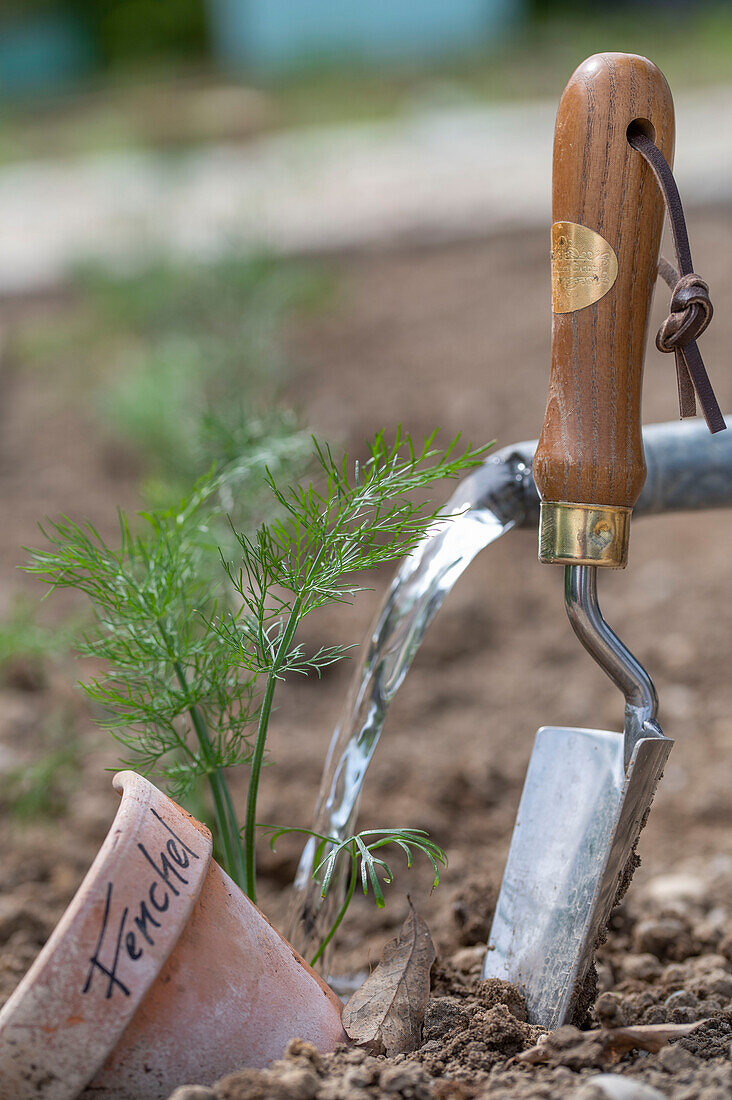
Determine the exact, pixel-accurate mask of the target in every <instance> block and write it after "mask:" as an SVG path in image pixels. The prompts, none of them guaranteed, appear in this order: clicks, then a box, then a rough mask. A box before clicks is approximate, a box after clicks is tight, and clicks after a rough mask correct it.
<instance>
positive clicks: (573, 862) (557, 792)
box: [483, 726, 673, 1029]
mask: <svg viewBox="0 0 732 1100" xmlns="http://www.w3.org/2000/svg"><path fill="white" fill-rule="evenodd" d="M672 745H673V741H672V740H671V739H670V738H667V737H663V736H658V737H648V738H642V739H641V740H639V741H638V742H637V743H636V746H635V749H634V751H633V755H632V757H631V760H630V764H629V766H628V769H627V773H626V769H625V767H624V759H623V754H624V750H623V738H622V736H620V735H619V734H617V733H611V732H609V731H605V730H589V729H570V728H557V727H552V726H543V727H542V728H541V729H540V730H539V731H538V732H537V734H536V740H535V743H534V750H533V753H532V755H531V761H530V764H529V770H528V773H527V775H526V781H525V784H524V790H523V794H522V797H521V802H520V804H519V809H518V816H517V819H516V826H515V829H514V833H513V838H512V840H511V849H510V851H509V855H508V861H507V863H506V870H505V872H504V877H503V886H502V888H501V893H500V896H499V899H498V905H497V907H496V912H495V916H494V918H493V927H492V929H491V936H490V941H489V949H488V953H487V955H486V961H485V966H484V970H483V977H484V978H504V979H505V980H506V981H510V982H512V983H513V984H514V985H516V986H518V988H519V989H520V990H521V991H522V993H523V994H524V996H525V997H526V1002H527V1010H528V1016H529V1020H531V1021H532V1023H540V1024H542V1025H543V1026H544V1027H547V1028H550V1029H551V1028H555V1027H559V1026H560V1025H561V1024H563V1023H566V1022H568V1021H569V1020H571V1019H572V1017H573V1009H574V1002H575V1000H576V999H577V997H578V995H581V991H582V981H583V979H584V976H585V974H586V973H587V971H588V969H589V965H590V962H591V960H592V954H593V951H594V948H595V946H596V942H597V937H598V935H599V934H600V932H601V931H602V928H603V926H604V924H605V922H606V920H607V917H608V915H609V913H610V910H611V908H612V904H613V901H614V899H615V897H616V895H617V893H618V889H619V886H620V883H621V879H622V878H623V873H624V871H625V868H626V865H627V863H628V859H629V857H630V854H631V851H632V848H633V845H634V843H635V841H636V840H637V838H638V834H639V832H640V830H641V828H642V825H643V817H644V815H645V814H646V813H647V810H648V807H649V806H650V804H651V801H652V799H653V794H654V791H655V789H656V785H657V783H658V780H659V778H660V776H661V774H662V772H663V768H664V765H665V763H666V760H667V758H668V754H669V752H670V750H671V746H672ZM559 760H561V761H562V769H563V774H562V782H561V784H560V785H559V786H558V785H557V782H556V779H557V762H558V761H559ZM512 883H513V884H516V889H511V886H510V884H512Z"/></svg>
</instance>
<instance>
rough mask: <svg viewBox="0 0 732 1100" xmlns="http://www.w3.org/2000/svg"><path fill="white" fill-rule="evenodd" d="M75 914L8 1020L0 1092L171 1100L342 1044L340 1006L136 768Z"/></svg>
mask: <svg viewBox="0 0 732 1100" xmlns="http://www.w3.org/2000/svg"><path fill="white" fill-rule="evenodd" d="M114 786H115V788H116V790H118V791H119V792H120V794H121V795H122V800H121V803H120V806H119V810H118V811H117V816H116V817H115V819H114V822H113V824H112V828H111V829H110V831H109V833H108V835H107V838H106V840H105V841H104V844H103V845H102V847H101V849H100V851H99V853H98V855H97V857H96V859H95V860H94V863H93V864H92V866H91V868H90V869H89V871H88V873H87V875H86V878H85V879H84V881H83V882H82V884H81V886H80V887H79V890H78V891H77V893H76V895H75V897H74V899H73V901H72V902H71V904H70V905H69V908H68V909H67V910H66V912H65V913H64V915H63V917H62V918H61V920H60V921H59V924H58V926H57V927H56V929H55V930H54V932H53V934H52V935H51V937H50V938H49V940H48V943H47V944H46V946H45V947H44V948H43V950H42V951H41V953H40V955H39V956H38V958H37V959H36V961H35V963H34V964H33V966H32V967H31V968H30V970H29V971H28V973H27V974H26V976H25V978H24V979H23V980H22V982H21V983H20V985H19V986H18V988H17V989H16V990H15V992H14V993H13V995H12V997H11V998H10V1000H9V1001H8V1002H7V1004H6V1005H5V1007H4V1008H3V1010H2V1012H0V1081H2V1095H3V1096H7V1097H12V1098H13V1100H26V1098H27V1100H31V1098H33V1100H39V1098H41V1100H73V1098H74V1097H77V1096H82V1097H88V1098H91V1097H95V1098H96V1097H101V1096H103V1097H105V1100H128V1098H129V1097H132V1096H134V1097H135V1098H136V1100H159V1098H160V1100H164V1098H165V1097H167V1096H168V1094H169V1093H170V1092H171V1091H172V1090H173V1089H174V1088H175V1086H176V1085H178V1084H180V1083H181V1082H186V1083H190V1084H210V1083H211V1082H212V1081H214V1080H216V1078H217V1077H221V1076H223V1075H224V1074H226V1073H230V1072H231V1071H233V1070H235V1069H237V1068H239V1067H240V1066H265V1065H267V1064H268V1063H269V1062H271V1061H273V1060H274V1059H275V1058H279V1057H280V1056H281V1054H282V1053H283V1051H284V1048H285V1046H286V1044H287V1042H288V1040H289V1039H291V1038H293V1037H294V1036H298V1037H301V1038H303V1039H307V1040H309V1041H310V1042H312V1043H314V1044H315V1046H317V1047H318V1048H319V1049H320V1050H322V1051H329V1050H332V1049H333V1048H334V1047H335V1045H336V1044H337V1043H339V1042H341V1041H342V1040H344V1039H345V1034H344V1032H343V1028H342V1025H341V1008H342V1006H341V1003H340V1001H339V1000H338V998H337V997H336V995H335V994H334V993H333V991H332V990H330V989H329V988H328V987H327V986H326V985H325V983H324V982H323V981H322V980H321V979H320V977H319V976H318V975H317V974H316V973H315V972H314V971H313V970H311V968H310V967H309V966H308V965H307V963H305V961H304V960H303V959H302V958H301V957H300V956H299V955H298V954H297V952H296V951H295V950H294V948H293V947H291V946H290V944H289V943H287V941H286V940H285V939H283V937H282V936H281V935H280V934H279V932H277V930H276V929H275V928H273V927H272V925H271V924H270V923H269V922H268V921H267V919H266V918H265V917H264V916H263V915H262V913H260V911H259V910H258V909H257V907H256V906H255V905H253V904H252V902H251V901H249V899H248V898H247V897H245V896H244V894H243V893H242V892H241V890H240V889H239V888H238V886H236V885H235V883H234V882H232V880H231V879H230V878H229V877H228V875H227V874H226V873H225V872H224V871H223V870H222V869H221V867H219V865H218V864H217V863H216V861H215V860H213V859H212V858H211V834H210V832H209V831H208V829H207V828H206V827H205V826H204V825H201V824H200V822H198V821H196V820H195V819H194V818H192V817H191V816H190V814H188V813H186V812H185V811H184V810H182V809H181V807H180V806H178V805H177V804H176V803H175V802H173V801H172V800H171V799H169V798H167V797H166V796H165V795H164V794H162V793H161V792H160V791H159V790H157V788H156V787H154V786H153V785H152V783H149V782H148V781H147V780H146V779H144V778H143V777H142V776H140V775H137V774H136V773H135V772H129V771H128V772H120V773H119V774H118V775H116V776H115V777H114Z"/></svg>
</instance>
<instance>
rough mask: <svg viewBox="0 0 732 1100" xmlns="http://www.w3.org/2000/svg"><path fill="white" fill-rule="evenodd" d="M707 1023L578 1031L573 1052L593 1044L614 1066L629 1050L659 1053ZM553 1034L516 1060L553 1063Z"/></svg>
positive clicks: (605, 1059) (554, 1054) (647, 1025)
mask: <svg viewBox="0 0 732 1100" xmlns="http://www.w3.org/2000/svg"><path fill="white" fill-rule="evenodd" d="M704 1023H706V1020H696V1021H695V1022H694V1023H693V1024H639V1025H638V1026H637V1027H608V1028H597V1029H595V1030H594V1031H581V1032H580V1031H578V1032H577V1044H576V1045H573V1046H572V1051H574V1050H575V1049H577V1048H578V1047H579V1046H583V1047H584V1046H589V1045H592V1046H594V1047H595V1050H596V1051H597V1052H598V1053H599V1054H600V1055H601V1058H602V1059H603V1060H604V1061H607V1062H611V1063H612V1062H617V1061H618V1059H620V1058H622V1056H623V1055H624V1054H627V1053H628V1051H629V1050H648V1051H650V1052H651V1053H652V1054H656V1053H657V1052H658V1051H659V1050H661V1049H662V1047H665V1046H666V1044H667V1043H670V1042H671V1041H672V1040H673V1039H682V1038H683V1037H684V1036H685V1035H688V1034H689V1033H690V1032H691V1031H693V1030H694V1028H696V1027H699V1026H700V1024H704ZM562 1030H565V1029H562ZM552 1034H553V1033H552V1032H550V1033H549V1034H548V1035H545V1036H544V1037H543V1038H542V1039H541V1040H540V1042H538V1043H537V1045H536V1046H534V1047H530V1048H529V1049H528V1050H525V1051H523V1053H521V1054H517V1055H516V1060H517V1061H519V1062H530V1063H531V1064H533V1065H536V1064H538V1063H539V1062H551V1061H554V1060H555V1058H556V1057H557V1055H558V1054H559V1053H560V1052H559V1051H558V1050H557V1049H555V1047H554V1045H553V1044H552Z"/></svg>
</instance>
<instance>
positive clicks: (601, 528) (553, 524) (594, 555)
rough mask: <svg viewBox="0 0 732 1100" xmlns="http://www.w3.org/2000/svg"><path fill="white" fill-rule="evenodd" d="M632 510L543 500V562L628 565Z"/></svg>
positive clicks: (620, 567) (540, 556)
mask: <svg viewBox="0 0 732 1100" xmlns="http://www.w3.org/2000/svg"><path fill="white" fill-rule="evenodd" d="M631 511H632V509H631V508H621V507H616V506H612V505H609V506H605V507H598V506H596V505H594V504H568V503H566V502H565V501H542V504H541V517H540V519H539V560H540V561H543V562H551V563H553V564H555V565H600V566H604V567H605V568H606V569H624V568H625V566H626V565H627V564H628V539H629V537H630V514H631Z"/></svg>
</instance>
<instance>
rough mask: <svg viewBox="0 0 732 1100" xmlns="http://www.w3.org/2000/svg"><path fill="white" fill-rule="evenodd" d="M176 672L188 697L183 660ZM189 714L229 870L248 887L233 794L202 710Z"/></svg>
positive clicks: (192, 708)
mask: <svg viewBox="0 0 732 1100" xmlns="http://www.w3.org/2000/svg"><path fill="white" fill-rule="evenodd" d="M159 626H160V632H161V634H162V636H163V638H164V639H165V643H166V645H168V646H169V637H168V634H167V631H166V630H165V627H164V626H163V625H162V623H160V624H159ZM173 669H174V671H175V675H176V679H177V680H178V683H179V684H180V686H181V689H182V690H183V691H184V692H185V693H186V697H187V696H188V681H187V680H186V675H185V672H184V670H183V667H182V665H181V663H180V661H176V660H174V661H173ZM188 713H189V714H190V716H191V723H192V725H193V728H194V730H195V731H196V737H197V738H198V743H199V745H200V746H201V752H202V753H203V755H204V758H205V760H206V764H207V770H206V777H207V779H208V783H209V786H210V788H211V795H212V797H213V804H214V813H215V814H216V831H217V832H218V834H219V837H220V840H221V845H222V848H223V851H224V861H225V863H226V871H227V873H228V874H230V875H231V877H232V878H233V879H234V881H235V882H236V884H237V886H240V887H242V889H243V887H244V881H245V874H244V863H243V858H242V850H241V842H240V840H239V830H238V828H237V824H236V817H235V815H234V807H233V804H232V801H231V793H230V791H229V785H228V783H227V782H226V778H225V776H224V775H223V773H222V771H221V769H220V768H217V767H216V765H215V763H214V754H213V745H212V744H211V738H210V737H209V735H208V730H207V728H206V722H205V720H204V717H203V715H202V714H201V712H200V710H199V708H198V707H197V706H196V705H195V703H190V704H189V707H188Z"/></svg>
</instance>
